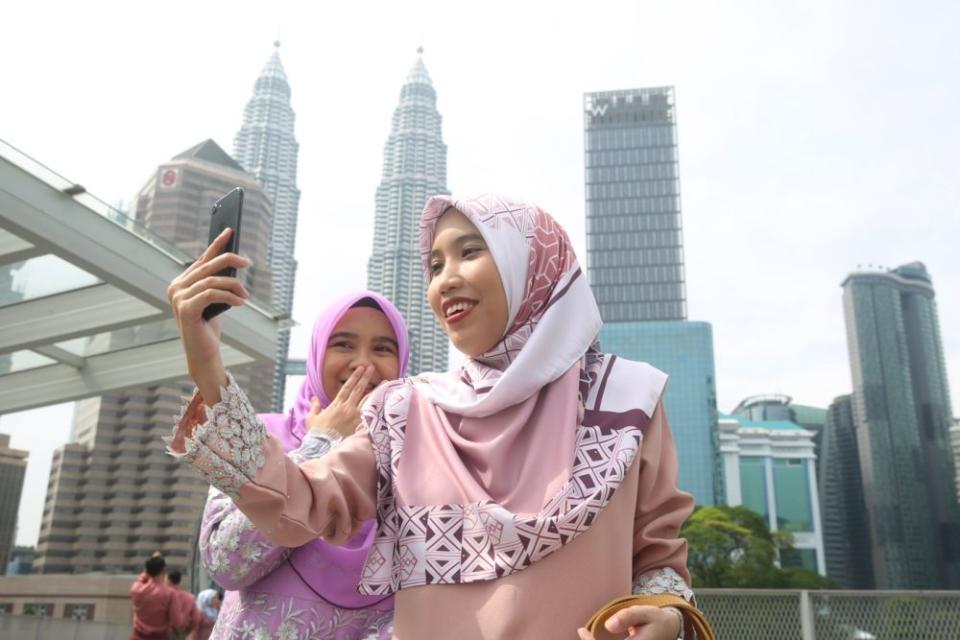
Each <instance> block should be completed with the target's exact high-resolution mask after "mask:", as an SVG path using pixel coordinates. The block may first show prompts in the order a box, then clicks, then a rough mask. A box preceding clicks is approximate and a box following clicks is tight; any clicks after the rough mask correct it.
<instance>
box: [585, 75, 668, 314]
mask: <svg viewBox="0 0 960 640" xmlns="http://www.w3.org/2000/svg"><path fill="white" fill-rule="evenodd" d="M583 119H584V138H585V139H584V143H585V151H586V153H585V164H586V205H587V267H588V268H589V274H590V286H591V287H592V288H593V293H594V295H595V296H596V298H597V303H598V304H599V305H600V314H601V315H602V316H603V319H604V321H605V322H637V321H648V320H685V319H686V317H687V308H686V293H685V290H684V273H683V231H682V225H681V223H680V178H679V170H678V164H677V128H676V119H675V111H674V99H673V88H672V87H659V88H654V89H630V90H623V91H599V92H596V93H588V94H586V95H585V96H584V115H583Z"/></svg>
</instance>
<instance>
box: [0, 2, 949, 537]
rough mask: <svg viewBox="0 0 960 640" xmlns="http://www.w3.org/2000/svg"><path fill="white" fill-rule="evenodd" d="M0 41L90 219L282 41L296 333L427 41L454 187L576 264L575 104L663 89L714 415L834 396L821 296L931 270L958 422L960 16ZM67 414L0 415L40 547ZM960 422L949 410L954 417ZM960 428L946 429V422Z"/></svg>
mask: <svg viewBox="0 0 960 640" xmlns="http://www.w3.org/2000/svg"><path fill="white" fill-rule="evenodd" d="M4 14H5V15H4V19H3V20H2V22H0V60H3V90H4V95H3V99H2V100H0V138H3V139H5V140H6V141H8V142H10V143H11V144H13V145H15V146H17V147H19V148H20V149H22V150H23V151H25V152H27V153H29V154H30V155H32V156H34V157H35V158H37V159H39V160H40V161H42V162H44V163H45V164H47V165H48V166H50V167H52V168H53V169H55V170H57V171H59V172H60V173H62V174H64V175H66V176H67V177H69V178H70V179H72V180H75V181H77V182H80V183H81V184H83V185H84V186H86V187H87V189H88V190H90V191H91V192H93V193H95V194H97V195H99V196H100V197H101V198H103V199H105V200H107V201H114V200H117V199H120V198H123V199H130V197H131V196H132V194H133V193H135V192H136V191H137V190H138V189H139V188H140V187H141V186H142V184H143V183H144V181H145V180H146V179H147V177H148V176H149V175H150V174H151V173H152V171H153V170H154V168H155V167H156V165H157V164H159V163H160V162H163V161H164V160H166V159H169V158H170V157H172V156H173V155H175V154H177V153H179V152H180V151H183V150H184V149H186V148H188V147H190V146H192V145H194V144H196V143H197V142H200V141H201V140H203V139H205V138H208V137H212V138H214V139H215V140H216V141H217V142H219V143H220V145H221V146H223V147H224V148H225V149H226V150H227V151H228V152H229V151H232V146H233V135H234V133H235V132H236V130H237V129H238V127H239V126H240V122H241V116H242V110H243V106H244V104H245V103H246V101H247V99H248V98H249V97H250V95H251V91H252V89H253V83H254V80H255V79H256V76H257V75H258V73H259V72H260V70H261V68H262V67H263V65H264V64H265V63H266V61H267V58H268V57H269V55H270V52H271V43H272V41H273V40H274V39H275V38H276V37H277V36H278V34H279V37H280V39H281V40H282V42H283V46H282V48H281V57H282V59H283V63H284V66H285V68H286V71H287V75H288V76H289V78H290V83H291V85H292V90H293V108H294V110H295V111H296V114H297V123H296V134H297V138H298V140H299V142H300V172H299V180H298V181H299V186H300V188H301V190H302V199H301V203H300V227H299V233H298V241H297V258H298V259H299V260H300V271H299V274H298V279H297V293H296V301H295V308H294V315H295V317H296V318H297V319H298V320H299V321H300V322H301V323H302V325H303V326H302V327H300V328H298V329H296V330H295V331H294V336H293V341H292V354H293V355H294V356H301V357H302V356H303V355H304V353H305V349H306V345H307V339H308V335H307V334H308V331H309V326H310V323H311V322H312V320H313V318H314V317H315V316H316V314H317V312H318V311H319V310H320V308H321V307H323V306H324V305H325V304H326V303H327V302H328V301H329V300H331V299H332V298H333V297H334V296H336V295H339V294H341V293H345V292H347V291H348V290H352V289H356V288H360V287H362V286H364V284H365V282H366V273H365V269H366V260H367V258H368V256H369V252H370V248H371V233H372V218H373V206H374V191H375V189H376V186H377V183H378V180H379V176H380V172H381V165H382V150H383V143H384V141H385V140H386V136H387V133H388V130H389V125H390V116H391V113H392V111H393V109H394V107H395V106H396V103H397V98H398V94H399V89H400V86H401V84H402V82H403V79H404V77H405V76H406V73H407V70H408V69H409V67H410V65H411V64H412V63H413V61H414V59H415V49H416V47H417V46H418V45H419V44H421V43H422V44H423V46H424V47H425V49H426V53H425V62H426V65H427V68H428V70H429V72H430V75H431V77H432V78H433V81H434V85H435V87H436V89H437V93H438V106H439V109H440V112H441V114H442V115H443V136H444V140H445V141H446V143H447V145H448V168H449V174H448V186H449V187H450V188H451V189H452V190H453V191H454V192H458V193H468V194H472V193H477V192H482V191H489V190H496V191H506V192H509V193H514V194H517V195H520V196H523V197H525V198H527V199H529V200H532V201H535V202H538V203H540V204H541V205H543V206H544V207H546V208H547V209H548V210H549V211H551V212H552V213H553V214H554V215H555V216H556V217H557V218H558V219H559V220H560V221H561V222H562V223H563V224H564V225H565V226H566V227H567V229H568V231H569V232H570V235H571V236H572V238H573V240H574V242H575V244H576V246H577V248H578V253H579V254H580V255H581V256H583V254H584V252H583V246H584V241H583V238H584V220H583V215H584V205H583V149H582V147H583V142H582V140H583V134H582V126H583V123H582V114H581V103H582V94H583V92H585V91H592V90H606V89H621V88H633V87H644V86H661V85H673V86H675V87H676V96H677V114H678V130H679V140H680V176H681V190H682V195H683V221H684V222H683V223H684V232H685V252H686V265H687V295H688V310H689V317H690V319H691V320H705V321H709V322H711V323H713V328H714V340H715V345H714V348H715V356H716V365H717V390H718V396H719V398H718V404H719V407H720V408H721V410H730V409H731V408H732V407H733V406H734V405H735V404H736V403H737V402H738V401H739V400H740V399H742V398H743V397H745V396H747V395H752V394H755V393H764V392H780V393H787V394H790V395H792V396H793V397H794V399H795V400H796V401H797V402H801V403H807V404H814V405H819V406H826V405H827V404H829V402H830V401H831V399H832V398H833V397H835V396H837V395H840V394H843V393H848V392H849V391H850V387H851V384H850V372H849V366H848V364H847V350H846V340H845V334H844V323H843V314H842V308H841V303H840V295H841V290H840V287H839V284H840V282H841V280H842V279H843V277H844V276H845V275H846V274H847V273H848V272H849V271H850V270H852V269H854V268H855V267H856V266H857V265H860V264H863V265H867V264H871V265H884V266H896V265H899V264H902V263H904V262H908V261H912V260H922V261H923V262H925V263H926V265H927V268H928V269H929V270H930V272H931V274H932V275H933V278H934V285H935V287H936V289H937V293H938V304H939V308H940V325H941V328H942V331H943V339H944V348H945V351H946V362H947V368H948V373H949V376H950V379H951V380H952V381H953V391H952V398H953V404H954V407H955V408H956V407H960V331H958V330H957V327H958V325H960V268H958V267H957V263H956V260H955V259H954V257H953V256H954V252H953V251H952V249H953V245H955V244H956V238H957V237H958V236H960V216H958V215H957V213H958V212H957V208H958V201H960V180H958V177H960V176H958V164H957V161H956V154H957V150H958V149H960V128H958V127H957V126H956V119H957V117H958V114H960V74H958V70H960V64H958V63H960V46H957V42H958V35H960V33H958V31H960V29H958V24H960V22H958V18H960V5H957V4H956V3H952V2H945V1H944V2H925V3H906V2H889V1H884V0H873V1H867V0H849V1H846V2H837V1H836V0H832V1H830V0H806V1H803V2H800V1H795V0H776V1H774V0H770V1H768V2H760V1H753V2H750V1H743V2H739V1H733V2H724V3H720V2H689V1H684V0H671V1H658V2H653V1H635V2H593V3H586V2H582V3H572V2H571V3H568V4H567V5H563V4H562V3H557V2H555V1H554V2H532V1H528V2H517V1H516V0H514V1H513V2H501V1H488V2H485V3H469V4H468V3H458V2H449V1H448V2H409V1H408V2H389V3H388V2H383V3H372V2H367V3H312V6H308V5H307V3H293V2H271V3H265V2H263V3H252V2H209V1H207V2H196V1H194V2H183V1H181V0H168V1H167V2H163V3H154V4H144V3H135V2H116V3H106V2H89V1H88V2H82V3H77V2H70V3H67V2H63V3H52V2H40V1H38V2H32V3H16V5H12V6H10V7H7V8H5V11H4ZM70 407H71V405H61V406H58V407H51V408H47V409H43V410H37V411H32V412H23V413H20V414H11V415H7V416H4V417H3V418H2V419H0V431H3V432H7V433H11V434H12V436H13V437H12V445H13V446H14V447H19V448H24V449H29V450H30V466H29V468H28V474H27V475H28V477H27V484H26V487H25V491H24V495H23V500H22V502H21V510H20V523H19V532H18V543H20V544H33V543H34V542H35V541H36V537H37V533H38V531H39V524H40V514H41V510H42V504H43V499H44V492H45V488H46V483H47V477H48V473H49V463H50V455H51V453H52V451H53V449H54V448H55V447H57V446H59V445H61V444H63V443H64V442H65V441H66V439H67V437H68V433H69V427H70V419H71V413H72V412H71V408H70ZM955 410H958V409H955ZM958 411H960V410H958Z"/></svg>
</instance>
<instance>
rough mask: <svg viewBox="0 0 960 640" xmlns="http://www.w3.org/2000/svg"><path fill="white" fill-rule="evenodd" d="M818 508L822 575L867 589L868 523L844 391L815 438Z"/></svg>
mask: <svg viewBox="0 0 960 640" xmlns="http://www.w3.org/2000/svg"><path fill="white" fill-rule="evenodd" d="M820 455H821V458H820V459H819V460H818V461H817V468H818V470H819V475H818V485H819V488H820V513H821V519H822V520H823V547H824V553H825V556H826V563H827V575H828V576H829V577H830V578H832V579H833V580H834V581H836V583H837V584H839V585H840V586H842V587H846V588H847V589H871V588H873V586H874V584H873V565H872V563H871V561H870V528H869V526H868V525H867V506H866V504H864V502H863V480H862V477H861V476H860V454H859V448H858V446H857V430H856V425H855V424H854V421H853V400H852V398H851V397H850V396H849V395H844V396H839V397H837V398H835V399H834V400H833V403H831V405H830V408H829V409H828V410H827V420H826V424H825V425H824V427H823V432H822V435H821V442H820Z"/></svg>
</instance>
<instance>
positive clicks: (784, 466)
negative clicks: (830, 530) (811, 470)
mask: <svg viewBox="0 0 960 640" xmlns="http://www.w3.org/2000/svg"><path fill="white" fill-rule="evenodd" d="M773 489H774V496H775V498H776V501H777V528H778V529H780V530H781V531H813V516H812V510H811V508H810V486H809V478H808V477H807V466H806V463H805V462H804V461H803V460H779V459H778V460H774V461H773Z"/></svg>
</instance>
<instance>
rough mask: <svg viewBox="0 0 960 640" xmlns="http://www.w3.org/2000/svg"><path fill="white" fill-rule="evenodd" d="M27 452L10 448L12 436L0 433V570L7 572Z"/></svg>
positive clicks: (15, 529)
mask: <svg viewBox="0 0 960 640" xmlns="http://www.w3.org/2000/svg"><path fill="white" fill-rule="evenodd" d="M27 455H28V453H27V452H26V451H21V450H20V449H11V448H10V436H9V435H7V434H5V433H0V568H2V569H3V570H6V568H7V563H8V562H9V561H10V559H11V558H10V553H11V552H12V551H13V545H14V542H15V541H16V537H17V513H18V512H19V511H20V495H21V494H22V493H23V477H24V475H25V474H26V473H27Z"/></svg>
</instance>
